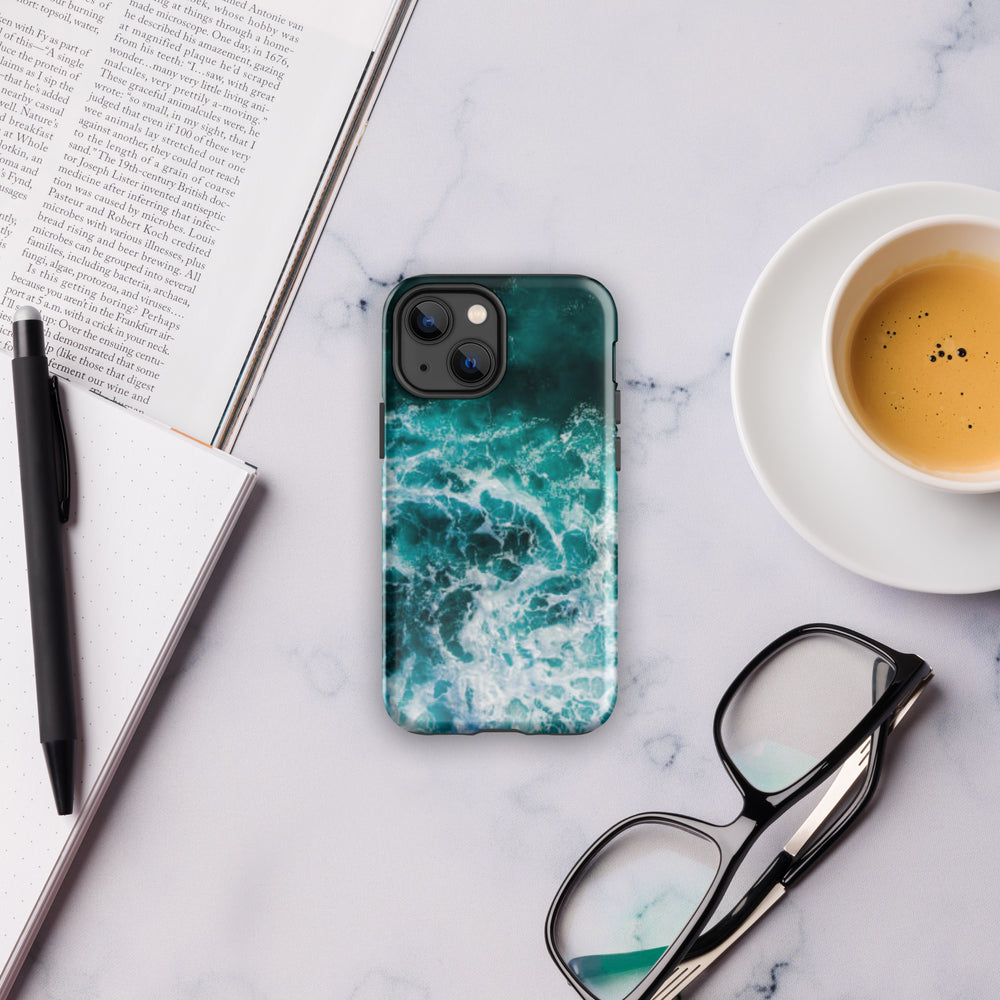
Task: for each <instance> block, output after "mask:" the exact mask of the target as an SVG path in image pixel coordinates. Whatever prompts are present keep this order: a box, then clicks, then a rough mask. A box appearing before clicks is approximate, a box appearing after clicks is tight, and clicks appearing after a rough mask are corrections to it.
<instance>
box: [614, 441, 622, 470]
mask: <svg viewBox="0 0 1000 1000" xmlns="http://www.w3.org/2000/svg"><path fill="white" fill-rule="evenodd" d="M621 471H622V439H621V438H620V437H615V472H621Z"/></svg>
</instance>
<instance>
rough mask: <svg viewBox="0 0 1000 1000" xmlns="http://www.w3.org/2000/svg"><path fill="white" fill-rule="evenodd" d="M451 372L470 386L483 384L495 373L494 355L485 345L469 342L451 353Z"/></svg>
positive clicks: (460, 345)
mask: <svg viewBox="0 0 1000 1000" xmlns="http://www.w3.org/2000/svg"><path fill="white" fill-rule="evenodd" d="M451 371H452V374H453V375H454V376H455V378H457V379H459V381H461V382H467V383H469V384H470V385H471V384H474V383H476V382H482V381H483V380H484V379H487V378H489V377H490V375H491V374H492V372H493V355H492V354H491V353H490V351H489V348H488V347H487V346H486V345H485V344H477V343H474V342H472V341H468V342H466V343H464V344H459V345H458V347H456V348H455V349H454V350H453V351H452V352H451Z"/></svg>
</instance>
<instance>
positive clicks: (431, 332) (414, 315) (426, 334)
mask: <svg viewBox="0 0 1000 1000" xmlns="http://www.w3.org/2000/svg"><path fill="white" fill-rule="evenodd" d="M407 323H408V325H409V328H410V333H412V334H413V335H414V336H415V337H418V338H419V339H420V340H426V341H431V340H440V339H441V338H442V337H443V336H445V334H447V332H448V331H449V330H450V329H451V312H450V311H449V310H448V307H447V306H446V305H445V304H444V303H443V302H438V301H437V300H436V299H421V300H420V301H419V302H417V303H416V305H414V306H413V307H412V308H411V309H410V312H409V316H408V317H407Z"/></svg>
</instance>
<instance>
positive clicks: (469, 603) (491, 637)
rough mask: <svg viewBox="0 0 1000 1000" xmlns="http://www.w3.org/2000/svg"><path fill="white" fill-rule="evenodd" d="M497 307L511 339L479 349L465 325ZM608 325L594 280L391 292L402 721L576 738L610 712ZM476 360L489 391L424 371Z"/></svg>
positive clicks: (397, 707) (388, 402)
mask: <svg viewBox="0 0 1000 1000" xmlns="http://www.w3.org/2000/svg"><path fill="white" fill-rule="evenodd" d="M449 289H455V290H456V291H454V292H452V291H449ZM480 301H482V302H485V303H486V307H485V308H481V311H480V313H478V314H477V313H474V309H475V308H477V307H478V303H479V302H480ZM415 302H416V303H418V306H419V308H418V307H417V306H414V303H415ZM442 303H443V305H442ZM467 305H468V313H467V315H468V319H467V318H466V306H467ZM494 306H496V311H497V312H498V313H499V323H500V327H501V329H500V334H499V335H500V337H501V339H500V340H499V341H497V342H494V343H490V344H488V345H480V347H478V348H477V347H476V344H477V343H478V341H476V340H475V338H476V337H477V329H478V328H477V327H475V326H473V325H470V323H482V322H483V320H482V319H478V318H476V317H478V316H481V315H483V313H486V312H487V310H489V311H490V312H489V315H490V316H491V317H492V310H493V308H494ZM414 317H415V318H414ZM435 317H437V319H438V321H439V323H438V326H435V325H434V324H435ZM442 317H444V318H442ZM445 325H447V327H448V330H449V333H448V335H447V336H446V335H443V334H441V330H442V329H444V328H445ZM484 327H485V324H484ZM425 328H426V330H427V331H429V334H428V333H426V332H425ZM414 331H416V332H415V333H414ZM435 337H436V338H437V340H435ZM463 337H464V338H465V341H464V342H463V343H462V344H459V345H458V346H454V345H453V344H452V341H454V340H461V339H462V338H463ZM616 337H617V322H616V314H615V307H614V303H613V301H612V299H611V296H610V295H609V294H608V292H607V291H606V289H605V288H604V287H603V286H602V285H600V284H598V283H597V282H596V281H593V280H592V279H589V278H584V277H578V276H563V275H558V276H518V277H497V276H478V277H473V276H460V277H442V276H425V277H418V278H410V279H408V280H406V281H404V282H402V283H401V284H400V285H398V286H397V287H396V288H395V289H394V290H393V291H392V293H391V294H390V296H389V299H388V301H387V303H386V307H385V313H384V350H385V355H384V387H383V392H384V428H383V432H384V461H383V501H382V503H383V506H382V511H383V563H384V575H383V637H384V642H383V645H384V663H383V667H384V674H383V687H384V696H385V704H386V708H387V710H388V712H389V715H390V716H391V718H392V719H393V720H394V721H395V722H396V723H397V724H398V725H400V726H402V727H403V728H405V729H408V730H410V731H413V732H419V733H473V732H479V731H483V730H516V731H520V732H525V733H583V732H587V731H590V730H593V729H595V728H596V727H598V726H599V725H601V723H602V722H604V721H605V720H606V719H607V718H608V716H609V715H610V714H611V710H612V708H613V707H614V703H615V697H616V676H617V653H616V640H617V618H616V601H617V538H616V522H617V470H616V464H617V462H616V456H617V444H618V441H617V433H616V416H617V405H616V402H617V389H616V387H615V384H614V371H613V365H614V345H615V341H616ZM428 344H429V345H430V346H428ZM445 359H447V360H445ZM401 365H402V366H406V368H407V370H406V371H403V370H401ZM477 365H478V366H479V370H480V371H481V372H485V371H486V369H489V371H490V372H491V373H492V374H491V377H492V378H497V379H498V381H497V382H496V384H495V385H492V386H491V387H490V388H489V391H485V392H484V393H483V394H478V395H477V394H473V395H471V397H469V398H452V397H451V396H449V394H448V393H447V392H435V391H430V390H427V388H426V387H427V385H429V384H430V383H429V382H428V383H425V382H424V381H423V380H424V379H425V378H427V379H430V378H432V377H434V376H435V374H436V373H435V368H441V367H442V366H445V367H448V368H450V370H451V372H453V373H456V374H457V375H458V377H459V379H460V380H461V381H462V383H463V384H464V381H465V379H466V378H472V379H475V378H476V377H478V376H477V374H476V372H477V369H476V366H477ZM448 377H449V378H452V379H454V376H453V375H451V374H449V376H448ZM484 384H485V383H484ZM475 385H476V383H475V382H473V384H472V387H473V389H474V390H475ZM422 387H423V388H422ZM476 391H478V390H476Z"/></svg>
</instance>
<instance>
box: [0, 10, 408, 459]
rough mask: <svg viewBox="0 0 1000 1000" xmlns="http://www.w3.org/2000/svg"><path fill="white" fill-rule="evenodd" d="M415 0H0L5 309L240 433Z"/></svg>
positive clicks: (162, 407)
mask: <svg viewBox="0 0 1000 1000" xmlns="http://www.w3.org/2000/svg"><path fill="white" fill-rule="evenodd" d="M414 3H415V0H261V2H260V3H258V2H257V0H0V302H2V306H3V308H2V309H0V312H2V313H5V314H12V313H13V312H14V310H15V309H17V308H18V307H20V306H22V305H33V306H35V307H36V308H37V309H39V311H40V312H41V314H42V317H43V318H44V320H45V324H46V336H47V340H48V343H49V344H50V352H51V356H50V361H49V363H50V368H51V369H52V370H53V371H54V372H55V373H56V374H59V375H61V376H63V377H64V378H67V379H69V380H72V381H75V382H78V383H79V384H81V385H84V386H86V387H88V388H89V389H91V390H92V391H95V392H98V393H100V394H101V395H103V396H107V397H109V398H111V399H113V400H115V401H116V402H119V403H122V404H124V405H125V406H128V407H131V408H132V409H135V410H138V411H140V412H142V413H146V414H149V415H150V416H153V417H155V418H157V419H158V420H161V421H163V422H164V423H167V424H169V425H171V426H173V427H177V428H179V429H181V430H183V431H185V432H186V433H188V434H191V435H193V436H194V437H197V438H198V439H199V440H203V441H207V442H211V443H212V444H215V445H217V446H218V447H221V448H225V449H227V450H228V449H229V448H231V447H232V443H233V440H234V439H235V436H236V433H237V432H238V430H239V427H240V425H241V422H242V420H243V417H244V416H245V413H246V409H247V406H248V405H249V402H250V399H251V398H252V395H253V392H254V390H255V389H256V386H257V384H258V381H259V379H260V376H261V374H262V372H263V369H264V366H265V364H266V361H267V357H268V354H269V352H270V350H271V348H272V347H273V345H274V341H275V338H276V336H277V334H278V331H279V330H280V327H281V324H282V322H283V321H284V319H285V316H286V314H287V312H288V310H289V308H290V306H291V302H292V299H293V297H294V294H295V291H296V290H297V287H298V283H299V281H300V279H301V276H302V273H303V271H304V268H305V265H306V263H307V262H308V259H309V257H310V255H311V252H312V249H313V247H314V245H315V242H316V239H317V238H318V236H319V233H320V232H321V230H322V226H323V223H324V221H325V218H326V214H327V213H328V211H329V209H330V206H331V203H332V201H333V198H334V197H335V195H336V192H337V189H338V188H339V185H340V182H341V180H342V178H343V175H344V172H345V170H346V168H347V165H348V164H349V162H350V160H351V157H352V156H353V153H354V150H355V148H356V147H357V143H358V141H359V140H360V137H361V134H362V132H363V130H364V125H365V123H366V122H367V116H368V114H369V113H370V110H371V107H372V104H373V103H374V100H375V97H376V95H377V93H378V89H379V87H380V86H381V83H382V80H383V78H384V76H385V74H386V72H387V70H388V66H389V63H390V61H391V59H392V56H393V54H394V53H395V49H396V46H397V45H398V43H399V40H400V37H401V34H402V31H403V29H404V27H405V25H406V22H407V20H408V18H409V15H410V12H411V10H412V7H413V4H414ZM7 337H8V341H7V343H6V345H4V344H3V342H0V347H4V346H6V348H7V349H8V350H9V349H10V343H9V332H8V334H7Z"/></svg>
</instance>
